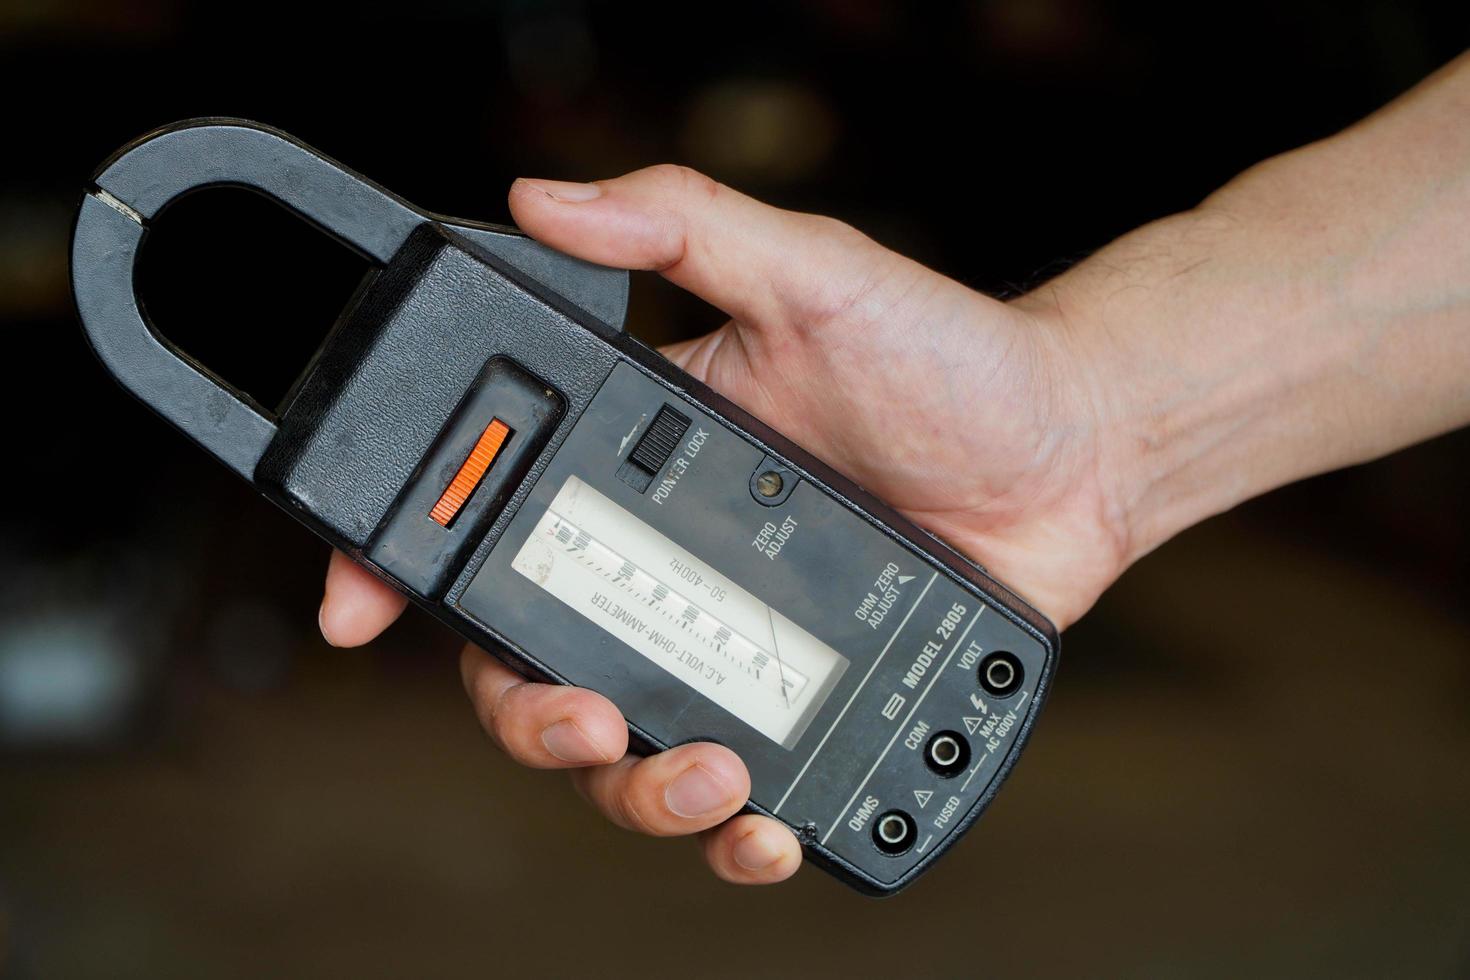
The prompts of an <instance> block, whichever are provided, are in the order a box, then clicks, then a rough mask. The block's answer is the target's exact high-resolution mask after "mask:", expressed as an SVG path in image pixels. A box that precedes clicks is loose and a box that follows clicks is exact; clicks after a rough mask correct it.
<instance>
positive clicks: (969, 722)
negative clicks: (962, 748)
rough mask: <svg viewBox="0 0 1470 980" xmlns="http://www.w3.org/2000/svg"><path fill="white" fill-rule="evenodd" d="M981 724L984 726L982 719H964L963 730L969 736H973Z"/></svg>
mask: <svg viewBox="0 0 1470 980" xmlns="http://www.w3.org/2000/svg"><path fill="white" fill-rule="evenodd" d="M983 724H985V719H984V718H966V719H965V730H966V731H967V732H969V733H970V734H971V735H974V734H975V732H976V730H977V729H979V727H980V726H981V725H983Z"/></svg>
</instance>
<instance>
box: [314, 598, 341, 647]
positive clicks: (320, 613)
mask: <svg viewBox="0 0 1470 980" xmlns="http://www.w3.org/2000/svg"><path fill="white" fill-rule="evenodd" d="M316 628H317V629H319V630H321V634H322V639H324V640H326V641H327V643H328V644H331V645H332V646H335V645H336V644H333V643H332V638H331V637H330V636H328V635H327V597H326V596H322V604H321V605H320V606H319V607H317V611H316Z"/></svg>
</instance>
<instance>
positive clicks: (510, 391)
mask: <svg viewBox="0 0 1470 980" xmlns="http://www.w3.org/2000/svg"><path fill="white" fill-rule="evenodd" d="M564 409H565V402H564V401H563V400H562V397H561V396H560V395H558V394H557V393H556V392H555V391H552V390H551V388H550V387H548V386H547V385H546V383H545V382H543V381H541V380H540V379H538V378H534V377H532V376H531V375H530V374H529V373H527V372H526V371H525V370H523V369H522V368H521V367H519V366H518V365H517V364H515V362H513V361H511V360H510V359H509V358H505V357H492V358H491V359H490V361H489V363H487V364H486V365H485V368H484V370H482V371H481V372H480V375H479V377H477V378H476V379H475V381H474V383H473V384H472V385H471V386H470V390H469V392H468V393H467V394H466V395H465V396H464V399H463V400H462V401H461V402H460V404H459V406H458V407H457V408H456V409H455V411H454V414H453V416H452V418H451V419H450V421H449V423H448V424H447V425H446V426H445V428H444V431H443V432H442V433H440V435H439V438H438V439H437V440H436V441H435V443H434V445H433V447H432V448H431V449H430V450H429V452H428V453H427V454H426V455H425V456H424V458H423V460H422V462H421V463H420V465H419V467H418V469H417V470H416V471H415V472H414V474H413V476H412V477H411V478H410V479H409V481H408V484H407V486H406V487H405V488H404V490H403V493H402V494H400V495H399V497H398V500H397V501H396V502H395V503H394V504H393V507H392V509H391V510H390V511H389V512H388V514H387V516H386V517H384V518H383V521H382V523H381V524H379V525H378V528H377V530H376V531H375V532H374V533H373V537H372V540H371V541H369V543H368V547H367V549H366V557H367V558H368V560H369V561H371V562H372V563H373V564H374V565H376V566H377V567H378V568H381V569H382V570H383V571H385V572H387V573H388V574H389V575H391V576H393V578H394V579H396V580H397V581H399V582H401V583H403V585H405V586H407V587H408V588H409V589H410V590H411V591H413V592H416V593H417V594H419V595H421V596H425V597H426V598H430V599H438V598H439V597H441V596H442V595H443V594H444V591H445V589H447V588H448V587H449V583H450V582H452V581H453V580H454V576H455V575H456V574H457V573H458V572H459V570H460V568H461V567H463V565H464V562H465V560H466V559H467V558H468V557H469V554H470V552H471V551H473V550H474V547H475V545H477V544H479V543H480V540H481V539H482V538H484V536H485V532H486V531H488V530H489V528H490V523H491V522H492V521H493V520H494V519H495V516H496V515H497V514H499V513H500V511H501V510H502V509H503V508H504V507H505V503H506V501H507V500H509V499H510V495H511V493H512V492H514V491H515V490H516V489H517V488H518V487H520V485H521V481H522V480H523V479H525V476H526V471H527V470H529V469H530V468H531V464H532V463H534V462H535V461H536V457H537V456H538V455H539V454H540V452H541V449H542V447H543V446H545V445H546V440H547V439H549V438H551V433H552V431H553V430H554V429H555V428H556V423H557V421H558V420H560V418H561V416H562V412H563V411H564ZM495 419H499V420H500V421H501V422H503V423H505V425H507V426H508V427H509V428H510V436H509V437H508V438H507V439H506V440H505V442H504V443H503V444H502V445H501V447H500V450H499V452H498V453H497V455H496V457H495V460H494V462H493V464H492V465H491V467H490V469H489V470H488V471H487V472H486V473H485V475H484V477H483V478H482V479H481V480H480V483H479V484H478V486H477V487H476V489H475V491H474V492H473V493H472V494H471V495H470V497H469V499H468V500H466V501H465V502H464V504H463V506H461V507H460V509H459V512H458V513H457V514H456V515H455V516H454V519H453V520H452V521H451V522H450V523H449V525H448V526H444V525H441V524H439V523H438V522H436V521H435V520H433V518H431V517H430V516H429V515H430V512H431V511H432V510H433V509H434V505H435V503H437V502H438V500H439V498H440V496H441V495H442V494H443V492H444V488H445V487H447V486H448V485H449V483H450V481H451V480H452V479H453V478H454V476H455V474H456V473H457V472H458V471H459V468H460V466H461V465H462V464H463V463H464V461H465V460H466V459H467V458H468V457H469V454H470V451H471V450H472V449H473V448H474V446H475V443H476V441H477V440H478V439H479V438H480V435H481V434H482V433H483V432H484V431H485V428H486V427H487V426H488V425H489V424H490V423H491V421H492V420H495Z"/></svg>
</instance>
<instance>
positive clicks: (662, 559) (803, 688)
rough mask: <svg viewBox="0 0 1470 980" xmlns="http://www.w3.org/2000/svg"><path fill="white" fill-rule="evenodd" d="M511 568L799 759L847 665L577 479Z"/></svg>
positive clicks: (561, 494) (553, 504) (561, 493)
mask: <svg viewBox="0 0 1470 980" xmlns="http://www.w3.org/2000/svg"><path fill="white" fill-rule="evenodd" d="M511 567H512V568H514V569H515V570H516V571H517V572H520V573H521V574H522V575H524V576H526V577H527V578H528V579H530V580H531V581H532V582H535V583H536V584H537V585H539V586H541V587H542V588H543V589H545V590H546V591H548V592H550V593H551V594H552V595H554V596H556V597H557V598H558V599H560V600H561V601H562V602H564V603H566V604H567V605H569V606H571V607H572V608H573V609H575V610H576V611H577V612H579V613H581V614H582V615H583V616H585V617H586V618H587V619H588V620H590V621H591V622H593V623H595V624H596V625H598V626H600V627H601V628H602V629H604V630H606V631H607V632H608V633H610V634H612V635H613V636H615V637H617V638H618V639H619V640H621V641H622V642H623V643H626V644H627V645H628V646H629V647H631V648H633V649H634V650H636V651H637V652H638V653H640V654H642V655H643V656H644V657H647V658H648V659H649V660H651V661H653V662H654V663H655V664H657V665H658V666H660V667H662V668H663V669H664V670H666V671H668V672H669V673H670V674H672V675H673V676H674V677H677V678H678V679H679V680H681V681H683V682H684V683H685V684H687V685H689V686H690V687H692V688H693V689H694V690H696V691H698V692H699V693H700V694H702V695H704V696H705V697H707V698H709V699H710V700H711V701H713V702H715V703H716V704H718V705H719V706H720V707H722V708H724V709H725V710H726V711H729V712H730V713H731V714H733V715H735V716H736V717H737V718H739V719H740V720H741V721H743V722H745V723H746V724H747V725H750V726H751V727H752V728H754V729H755V730H756V731H758V732H760V733H761V734H762V735H765V736H766V737H767V738H770V739H771V740H773V741H775V742H778V743H779V744H781V745H783V746H785V747H786V748H791V747H792V746H793V745H794V744H795V743H796V741H797V739H799V738H800V737H801V734H802V732H803V731H804V730H805V728H806V726H807V724H809V723H810V721H811V719H812V718H813V717H814V716H815V715H816V712H817V709H818V708H819V707H820V706H821V702H822V701H823V700H825V699H826V697H827V695H828V694H829V693H831V691H832V688H833V687H834V686H835V685H836V683H837V680H838V678H840V677H841V676H842V672H843V671H844V670H846V669H847V664H848V661H847V658H846V657H843V656H842V655H841V654H840V653H838V652H837V651H836V650H833V649H832V648H831V647H829V646H827V645H826V644H825V643H823V642H822V641H821V640H818V639H817V638H816V637H815V636H812V635H811V634H810V633H808V632H807V631H806V630H804V629H802V628H801V627H800V626H797V625H796V624H795V623H793V622H791V621H790V620H789V619H787V618H786V617H785V616H782V615H781V613H780V612H778V611H777V610H775V609H773V608H772V607H771V606H769V605H767V604H766V603H765V602H763V601H761V600H760V599H757V598H756V597H755V596H753V595H751V594H750V593H749V592H746V591H745V590H744V589H742V588H741V587H740V586H738V585H736V584H735V583H734V582H731V581H730V580H729V579H727V578H725V576H723V575H721V574H720V573H719V572H717V571H715V570H714V569H713V568H711V567H710V566H709V565H708V564H707V563H705V562H703V561H701V560H700V559H698V558H696V557H695V556H694V555H691V554H690V553H689V552H687V551H685V550H684V549H683V548H680V547H679V546H678V545H676V544H674V542H672V541H670V540H669V539H668V538H666V537H664V536H663V535H662V534H660V533H659V532H658V531H656V530H654V529H653V528H652V527H650V526H649V525H648V524H646V523H644V522H643V521H641V520H639V519H638V518H637V517H634V516H633V515H632V514H631V513H629V512H628V511H627V510H624V509H623V508H622V507H620V506H619V505H617V504H615V503H613V501H611V500H609V499H608V498H607V497H604V496H603V495H602V494H601V493H599V492H598V491H597V490H595V489H593V488H592V487H591V486H589V485H587V484H586V483H583V482H582V481H581V480H579V479H578V478H577V477H575V476H574V477H569V478H568V479H567V482H566V483H565V484H563V486H562V488H561V490H560V491H559V492H558V493H557V495H556V498H555V499H554V500H553V501H552V502H551V506H550V507H549V508H547V510H546V513H545V514H543V515H542V516H541V520H540V521H538V522H537V524H536V528H535V530H534V531H532V532H531V536H530V537H529V538H527V540H526V543H525V545H523V546H522V547H521V550H520V552H518V553H517V554H516V557H515V560H514V561H513V562H512V563H511Z"/></svg>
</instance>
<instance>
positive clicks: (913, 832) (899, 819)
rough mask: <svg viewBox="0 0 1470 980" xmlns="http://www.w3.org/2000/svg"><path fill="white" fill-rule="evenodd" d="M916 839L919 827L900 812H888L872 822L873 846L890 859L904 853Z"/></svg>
mask: <svg viewBox="0 0 1470 980" xmlns="http://www.w3.org/2000/svg"><path fill="white" fill-rule="evenodd" d="M918 837H919V825H918V824H916V823H914V818H913V817H911V816H909V815H908V814H907V813H904V812H903V811H902V810H889V811H888V812H887V813H885V814H883V815H882V816H880V817H879V818H878V819H877V820H874V821H873V844H874V845H875V846H876V847H877V848H878V850H880V851H882V852H883V853H884V854H887V855H890V856H892V857H897V856H898V855H900V854H903V853H906V852H907V851H908V849H909V848H911V847H913V846H914V841H915V840H917V839H918Z"/></svg>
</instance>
